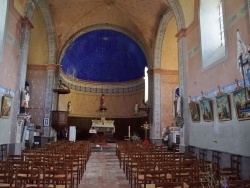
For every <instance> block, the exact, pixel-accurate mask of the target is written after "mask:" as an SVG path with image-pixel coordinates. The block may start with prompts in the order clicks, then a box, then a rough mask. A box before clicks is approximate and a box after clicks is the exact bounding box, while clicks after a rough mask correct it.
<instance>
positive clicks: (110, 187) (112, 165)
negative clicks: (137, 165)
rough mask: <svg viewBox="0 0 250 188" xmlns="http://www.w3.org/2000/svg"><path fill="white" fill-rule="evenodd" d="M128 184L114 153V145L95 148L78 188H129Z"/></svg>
mask: <svg viewBox="0 0 250 188" xmlns="http://www.w3.org/2000/svg"><path fill="white" fill-rule="evenodd" d="M129 187H130V184H129V182H128V180H127V179H126V176H125V174H124V172H123V170H122V169H120V166H119V161H118V158H117V156H116V153H115V145H109V146H107V147H106V148H105V147H104V148H99V149H98V148H97V149H96V148H95V149H93V150H92V153H91V156H90V158H89V161H88V163H87V169H86V171H85V172H84V175H83V178H82V180H81V183H80V185H79V188H129Z"/></svg>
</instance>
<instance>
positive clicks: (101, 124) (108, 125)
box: [89, 118, 115, 134]
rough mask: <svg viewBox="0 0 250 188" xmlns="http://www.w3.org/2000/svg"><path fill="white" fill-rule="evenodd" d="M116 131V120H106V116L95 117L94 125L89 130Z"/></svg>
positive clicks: (90, 131)
mask: <svg viewBox="0 0 250 188" xmlns="http://www.w3.org/2000/svg"><path fill="white" fill-rule="evenodd" d="M97 132H103V133H112V134H113V133H115V125H114V120H106V119H105V118H101V119H100V120H98V119H95V120H92V126H91V128H90V130H89V133H97Z"/></svg>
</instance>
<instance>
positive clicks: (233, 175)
mask: <svg viewBox="0 0 250 188" xmlns="http://www.w3.org/2000/svg"><path fill="white" fill-rule="evenodd" d="M219 176H220V177H221V178H222V177H223V178H227V179H228V180H239V177H240V174H239V171H238V169H237V168H234V167H221V168H220V171H219Z"/></svg>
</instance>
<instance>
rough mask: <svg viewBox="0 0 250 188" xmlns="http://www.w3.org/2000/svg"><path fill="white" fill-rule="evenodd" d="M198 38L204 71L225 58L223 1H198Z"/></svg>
mask: <svg viewBox="0 0 250 188" xmlns="http://www.w3.org/2000/svg"><path fill="white" fill-rule="evenodd" d="M200 37H201V53H202V68H203V70H206V69H208V68H210V67H212V66H213V65H215V64H217V63H219V62H221V61H223V60H224V58H226V45H225V42H226V40H225V29H224V16H223V0H209V1H207V0H201V1H200Z"/></svg>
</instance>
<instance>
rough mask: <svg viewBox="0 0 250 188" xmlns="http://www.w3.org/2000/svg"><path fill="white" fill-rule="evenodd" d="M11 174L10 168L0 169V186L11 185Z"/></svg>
mask: <svg viewBox="0 0 250 188" xmlns="http://www.w3.org/2000/svg"><path fill="white" fill-rule="evenodd" d="M12 179H13V174H12V170H11V169H0V187H2V186H3V185H6V186H7V185H9V186H12V184H13V181H12Z"/></svg>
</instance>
